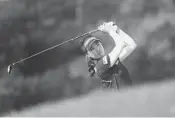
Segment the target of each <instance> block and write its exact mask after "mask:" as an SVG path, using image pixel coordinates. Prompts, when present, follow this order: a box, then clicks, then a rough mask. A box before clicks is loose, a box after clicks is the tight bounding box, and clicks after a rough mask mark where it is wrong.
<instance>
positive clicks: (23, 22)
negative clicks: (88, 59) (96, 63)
mask: <svg viewBox="0 0 175 118" xmlns="http://www.w3.org/2000/svg"><path fill="white" fill-rule="evenodd" d="M104 21H115V22H116V24H117V25H118V26H119V27H120V28H121V29H122V30H124V31H125V32H126V33H128V34H129V35H130V36H131V37H132V38H133V39H134V40H135V41H136V43H137V44H138V47H137V49H136V50H135V52H133V53H132V55H131V56H129V57H128V58H127V59H126V60H125V61H124V64H125V65H126V66H127V67H128V69H129V72H130V74H131V77H132V80H133V84H134V85H138V84H143V83H146V82H151V83H152V82H159V81H162V80H168V78H173V76H174V75H175V74H174V70H175V60H174V59H175V51H174V50H175V46H174V44H175V34H174V32H175V0H152V1H150V0H4V1H0V113H1V114H2V113H4V112H9V111H11V110H20V109H22V108H24V107H28V106H31V105H36V104H39V103H42V102H45V101H53V100H61V99H67V98H71V97H75V96H79V95H82V94H87V93H88V92H90V91H93V90H94V89H96V88H98V87H99V86H100V83H99V80H98V79H96V78H93V79H91V78H89V77H88V73H87V66H86V63H85V59H84V57H83V52H82V51H81V49H80V47H79V42H78V41H75V42H71V43H68V44H66V45H64V46H61V47H58V48H55V49H53V50H50V51H48V52H46V53H44V54H41V55H39V56H37V57H35V58H32V59H30V60H27V61H25V62H23V63H20V64H18V65H17V66H15V68H14V70H13V72H12V75H11V76H8V74H7V66H8V65H9V64H11V63H13V62H15V61H18V60H19V59H22V58H24V57H27V56H30V55H32V54H34V53H37V52H39V51H41V50H43V49H46V48H48V47H50V46H53V45H56V44H58V43H61V42H63V41H66V40H68V39H70V38H73V37H76V36H77V35H79V34H82V33H84V32H87V31H90V30H92V29H95V28H97V26H98V25H99V24H100V23H102V22H104ZM94 35H96V36H99V37H101V38H102V40H103V41H104V45H105V46H106V50H107V51H110V50H111V49H112V46H113V45H112V40H111V39H110V37H109V36H107V35H105V34H102V33H96V34H94ZM107 47H108V48H107Z"/></svg>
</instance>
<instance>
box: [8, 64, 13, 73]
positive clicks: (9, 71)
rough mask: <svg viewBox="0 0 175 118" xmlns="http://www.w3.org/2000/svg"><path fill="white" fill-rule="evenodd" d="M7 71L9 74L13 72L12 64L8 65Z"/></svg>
mask: <svg viewBox="0 0 175 118" xmlns="http://www.w3.org/2000/svg"><path fill="white" fill-rule="evenodd" d="M7 72H8V74H9V75H10V74H11V72H12V65H9V66H8V68H7Z"/></svg>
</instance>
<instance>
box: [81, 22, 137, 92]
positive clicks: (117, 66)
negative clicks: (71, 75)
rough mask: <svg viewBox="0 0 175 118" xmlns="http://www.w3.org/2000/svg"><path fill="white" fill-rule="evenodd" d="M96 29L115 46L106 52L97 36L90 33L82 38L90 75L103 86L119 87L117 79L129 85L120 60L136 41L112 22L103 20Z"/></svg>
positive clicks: (129, 80) (127, 74)
mask: <svg viewBox="0 0 175 118" xmlns="http://www.w3.org/2000/svg"><path fill="white" fill-rule="evenodd" d="M98 29H99V30H100V31H102V32H105V33H108V34H109V36H111V37H112V39H113V40H114V42H115V47H114V48H113V49H112V51H111V52H110V53H109V54H106V53H105V50H104V47H103V45H102V43H101V40H100V39H98V38H97V37H94V36H91V35H90V36H88V37H86V38H84V39H83V40H82V42H81V46H82V48H83V50H84V51H85V54H86V59H87V64H88V68H89V73H90V75H91V77H92V76H94V75H95V74H96V75H97V76H98V77H99V78H100V79H101V83H102V86H103V87H105V88H118V89H119V82H118V79H121V80H122V81H123V82H124V84H125V85H131V84H132V80H131V78H130V76H129V73H128V70H127V68H126V67H125V66H124V65H123V64H122V61H123V60H124V59H126V57H128V56H129V55H130V54H131V53H132V52H133V51H134V49H135V48H136V43H135V42H134V40H133V39H132V38H131V37H130V36H128V35H127V34H126V33H125V32H123V31H122V30H121V29H119V28H118V27H117V25H115V24H114V23H113V22H105V23H103V24H102V25H100V26H99V27H98Z"/></svg>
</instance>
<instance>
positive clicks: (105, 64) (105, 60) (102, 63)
mask: <svg viewBox="0 0 175 118" xmlns="http://www.w3.org/2000/svg"><path fill="white" fill-rule="evenodd" d="M109 68H110V60H109V56H108V55H105V56H104V57H102V58H101V59H100V60H99V61H98V62H97V64H96V69H97V71H101V72H104V71H106V70H108V69H109Z"/></svg>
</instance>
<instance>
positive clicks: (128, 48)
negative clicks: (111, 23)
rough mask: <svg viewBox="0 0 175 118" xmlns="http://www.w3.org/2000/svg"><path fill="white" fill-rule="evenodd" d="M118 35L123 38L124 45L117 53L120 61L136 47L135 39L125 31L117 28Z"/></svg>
mask: <svg viewBox="0 0 175 118" xmlns="http://www.w3.org/2000/svg"><path fill="white" fill-rule="evenodd" d="M119 36H120V37H121V39H123V40H124V42H125V44H126V46H125V47H124V48H123V50H122V52H121V53H120V55H119V59H120V61H123V60H125V59H126V58H127V57H128V56H129V55H130V54H131V53H132V52H133V51H134V50H135V48H136V47H137V44H136V43H135V41H134V40H133V39H132V38H131V37H130V36H129V35H128V34H126V33H125V32H123V31H122V30H119Z"/></svg>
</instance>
